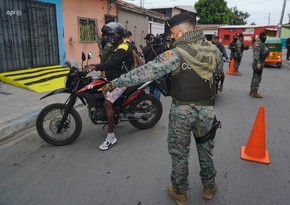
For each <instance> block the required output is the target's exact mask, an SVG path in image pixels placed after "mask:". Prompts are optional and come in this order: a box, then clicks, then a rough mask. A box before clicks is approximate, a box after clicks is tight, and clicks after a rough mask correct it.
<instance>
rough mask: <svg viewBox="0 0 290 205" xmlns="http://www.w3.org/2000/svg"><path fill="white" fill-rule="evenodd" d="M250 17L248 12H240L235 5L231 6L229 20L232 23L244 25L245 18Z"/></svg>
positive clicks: (245, 22)
mask: <svg viewBox="0 0 290 205" xmlns="http://www.w3.org/2000/svg"><path fill="white" fill-rule="evenodd" d="M249 17H250V14H249V13H248V12H242V11H239V10H238V9H237V7H233V8H231V17H230V18H231V21H230V24H232V25H245V24H247V18H249Z"/></svg>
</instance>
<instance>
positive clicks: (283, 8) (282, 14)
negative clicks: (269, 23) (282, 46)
mask: <svg viewBox="0 0 290 205" xmlns="http://www.w3.org/2000/svg"><path fill="white" fill-rule="evenodd" d="M285 7H286V0H284V2H283V7H282V12H281V17H280V22H279V24H278V32H279V35H278V37H279V38H281V29H282V23H283V17H284V12H285Z"/></svg>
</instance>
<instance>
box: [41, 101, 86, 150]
mask: <svg viewBox="0 0 290 205" xmlns="http://www.w3.org/2000/svg"><path fill="white" fill-rule="evenodd" d="M65 108H66V107H65V105H63V104H61V103H55V104H51V105H48V106H47V107H45V108H43V109H42V110H41V112H40V113H39V115H38V117H37V120H36V129H37V132H38V134H39V136H40V137H41V138H42V139H43V140H44V141H46V142H47V143H49V144H51V145H55V146H62V145H68V144H71V143H72V142H73V141H75V140H76V139H77V138H78V137H79V135H80V133H81V131H82V120H81V117H80V115H79V113H78V112H77V111H76V110H75V109H74V108H71V109H70V112H69V113H68V116H67V118H66V119H65V121H64V123H63V125H62V127H61V128H60V132H58V129H59V126H60V123H61V121H62V119H63V115H64V111H65Z"/></svg>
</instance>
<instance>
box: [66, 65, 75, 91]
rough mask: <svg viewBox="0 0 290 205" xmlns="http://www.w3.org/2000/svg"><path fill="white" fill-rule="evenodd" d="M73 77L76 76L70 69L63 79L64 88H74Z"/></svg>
mask: <svg viewBox="0 0 290 205" xmlns="http://www.w3.org/2000/svg"><path fill="white" fill-rule="evenodd" d="M75 75H76V73H75V72H74V70H73V69H71V70H70V71H69V73H68V74H67V75H66V77H65V87H66V88H72V87H73V86H74V78H75V77H76V76H75Z"/></svg>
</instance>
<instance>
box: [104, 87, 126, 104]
mask: <svg viewBox="0 0 290 205" xmlns="http://www.w3.org/2000/svg"><path fill="white" fill-rule="evenodd" d="M125 90H126V88H125V87H118V88H115V89H114V90H112V91H111V92H110V91H109V92H107V94H106V96H105V98H106V99H107V100H109V101H110V102H111V103H114V102H115V101H116V100H117V99H118V98H119V97H120V96H121V95H122V94H123V92H124V91H125Z"/></svg>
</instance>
